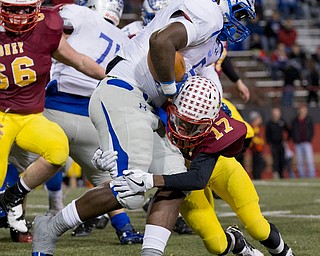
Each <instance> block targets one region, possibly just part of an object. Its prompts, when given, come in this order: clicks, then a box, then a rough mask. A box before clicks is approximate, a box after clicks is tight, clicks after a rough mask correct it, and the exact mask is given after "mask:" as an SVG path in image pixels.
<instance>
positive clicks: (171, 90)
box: [160, 81, 177, 97]
mask: <svg viewBox="0 0 320 256" xmlns="http://www.w3.org/2000/svg"><path fill="white" fill-rule="evenodd" d="M160 88H161V90H162V92H163V94H164V95H165V96H167V97H171V96H173V95H175V94H176V93H177V87H176V82H175V81H169V82H160Z"/></svg>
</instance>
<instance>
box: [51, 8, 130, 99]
mask: <svg viewBox="0 0 320 256" xmlns="http://www.w3.org/2000/svg"><path fill="white" fill-rule="evenodd" d="M60 16H61V17H62V19H63V20H65V21H67V22H68V24H72V26H73V29H74V30H73V32H72V34H71V35H70V36H69V37H68V39H67V41H68V43H69V44H70V45H71V46H72V47H73V48H74V49H75V50H76V51H78V52H80V53H83V54H85V55H87V56H89V57H90V58H92V59H93V60H95V61H96V62H97V63H98V64H99V65H101V66H102V67H103V68H105V67H106V66H107V64H108V63H109V62H110V61H111V60H112V59H113V58H114V57H115V54H116V52H118V50H119V49H120V48H121V47H122V45H123V44H125V43H127V42H129V41H130V39H128V37H126V36H125V35H124V34H123V32H122V31H121V30H120V29H119V28H117V27H115V26H114V25H112V24H110V23H109V22H107V21H105V20H104V18H103V17H102V16H101V15H100V14H99V13H98V12H95V11H92V10H90V9H89V8H88V7H86V6H78V5H76V4H70V5H66V6H64V7H63V9H62V10H61V11H60ZM51 72H52V80H57V83H58V90H59V91H61V92H65V93H70V94H76V95H80V96H85V97H90V96H91V94H92V92H93V90H94V89H95V88H96V86H97V83H98V82H99V81H98V80H95V79H93V78H91V77H88V76H86V75H84V74H83V73H81V72H79V71H77V70H76V69H74V68H72V67H70V66H67V65H64V64H62V63H60V62H54V64H53V67H52V69H51Z"/></svg>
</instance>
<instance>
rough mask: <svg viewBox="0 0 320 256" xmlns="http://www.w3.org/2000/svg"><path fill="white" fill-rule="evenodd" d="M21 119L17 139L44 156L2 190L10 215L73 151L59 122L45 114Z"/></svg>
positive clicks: (24, 145)
mask: <svg viewBox="0 0 320 256" xmlns="http://www.w3.org/2000/svg"><path fill="white" fill-rule="evenodd" d="M21 119H22V120H20V122H21V123H23V128H22V129H21V131H20V132H19V133H18V134H17V136H16V143H17V145H18V146H19V147H21V148H23V149H24V150H26V151H31V152H34V153H36V154H38V155H40V157H39V158H38V159H37V160H36V161H35V162H34V163H33V164H31V165H30V166H29V167H28V168H27V169H26V170H25V172H24V173H23V176H22V177H21V178H20V179H19V181H18V182H17V183H16V184H14V185H13V186H12V187H10V188H8V189H6V190H5V191H4V193H2V194H0V197H1V198H0V199H1V200H0V201H1V206H2V207H3V208H5V210H6V211H7V212H9V213H8V217H9V214H10V212H12V211H11V210H10V209H12V208H13V207H16V206H18V205H20V204H21V201H22V200H23V198H24V197H25V195H26V194H27V193H29V192H30V191H31V190H32V189H34V188H36V187H37V186H39V185H41V184H43V183H44V182H45V181H47V180H48V179H49V178H50V177H52V176H53V175H54V174H55V173H56V172H57V171H58V170H59V168H60V167H61V166H62V165H63V164H64V163H65V161H66V159H67V156H68V152H69V148H68V141H67V137H66V136H65V134H64V132H63V130H62V129H61V128H60V127H59V126H58V125H57V124H55V123H53V122H51V121H49V120H48V119H46V118H45V117H43V116H42V114H35V115H28V116H23V117H21ZM12 225H14V223H12ZM17 230H19V229H18V228H17ZM19 231H21V232H24V231H25V230H19Z"/></svg>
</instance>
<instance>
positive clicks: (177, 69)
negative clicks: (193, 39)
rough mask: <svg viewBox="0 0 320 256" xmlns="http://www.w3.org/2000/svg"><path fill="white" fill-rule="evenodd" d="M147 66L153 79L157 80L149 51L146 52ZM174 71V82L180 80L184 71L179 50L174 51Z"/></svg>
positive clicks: (184, 66) (182, 59)
mask: <svg viewBox="0 0 320 256" xmlns="http://www.w3.org/2000/svg"><path fill="white" fill-rule="evenodd" d="M147 59H148V67H149V70H150V72H151V75H152V76H153V78H154V80H156V81H159V80H158V77H157V74H156V72H155V70H154V67H153V64H152V62H151V58H150V53H149V52H148V58H147ZM174 73H175V77H176V82H180V81H181V79H182V77H183V75H184V74H185V73H186V63H185V61H184V58H183V56H182V54H181V52H179V51H176V57H175V63H174Z"/></svg>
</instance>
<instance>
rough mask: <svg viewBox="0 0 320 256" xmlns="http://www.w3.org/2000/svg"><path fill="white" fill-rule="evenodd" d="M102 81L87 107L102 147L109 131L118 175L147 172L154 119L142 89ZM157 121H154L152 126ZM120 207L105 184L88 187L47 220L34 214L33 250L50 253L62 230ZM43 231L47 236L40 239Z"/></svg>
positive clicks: (137, 202) (134, 203)
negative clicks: (77, 197) (145, 103)
mask: <svg viewBox="0 0 320 256" xmlns="http://www.w3.org/2000/svg"><path fill="white" fill-rule="evenodd" d="M105 82H106V80H103V81H101V83H100V86H99V87H98V88H97V89H96V90H95V92H94V93H93V95H92V97H91V101H90V108H89V110H90V115H91V118H92V120H93V123H94V125H95V127H96V129H97V130H98V133H99V141H100V145H101V147H102V150H107V149H109V148H110V144H109V134H111V136H112V137H113V138H112V142H113V144H112V145H113V147H114V150H117V151H118V160H117V166H118V170H119V174H120V175H121V172H122V171H123V170H125V169H128V168H140V169H144V170H146V171H147V170H148V169H149V165H150V162H151V159H152V147H153V129H152V126H153V124H150V122H151V123H153V122H156V121H158V120H156V119H155V117H154V115H153V114H152V113H151V107H150V106H146V109H144V108H143V109H140V107H139V106H140V103H141V102H144V98H143V95H142V92H140V91H137V92H134V93H130V91H128V90H127V89H125V88H121V87H117V86H116V85H107V84H106V83H105ZM120 85H121V83H120ZM137 112H138V113H137ZM139 113H140V114H139ZM111 120H112V121H111ZM157 124H158V122H156V124H155V126H157ZM137 126H138V127H137ZM115 131H117V133H116V132H115ZM136 139H137V141H135V140H136ZM144 140H145V141H144ZM141 141H142V142H143V143H141ZM136 198H137V200H135V199H136ZM143 199H144V197H143V195H140V196H138V197H136V196H132V197H130V198H127V201H126V202H125V203H126V206H127V207H128V208H130V207H132V208H134V207H140V206H142V204H143ZM125 203H123V204H125ZM122 206H123V205H120V204H119V203H118V201H117V199H116V197H115V195H114V194H113V192H112V191H111V189H110V187H109V185H108V184H107V185H102V186H97V187H95V188H93V189H90V190H88V191H87V192H86V193H85V194H84V195H83V196H82V197H80V198H79V199H77V200H75V201H73V202H72V203H70V204H69V205H67V206H66V207H65V208H64V209H63V210H62V211H61V212H59V213H58V214H57V215H56V216H54V217H52V218H50V219H49V218H46V217H36V219H35V225H34V230H35V231H34V240H33V252H40V253H44V254H53V252H54V249H55V243H56V242H57V240H58V237H59V236H60V235H61V234H63V233H64V232H65V231H67V230H68V229H70V228H73V227H75V226H76V225H78V224H79V223H81V222H83V221H85V220H88V219H90V218H93V217H97V216H100V215H102V214H105V213H107V212H110V211H114V210H117V209H120V208H122ZM43 234H49V235H47V236H46V239H43Z"/></svg>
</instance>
